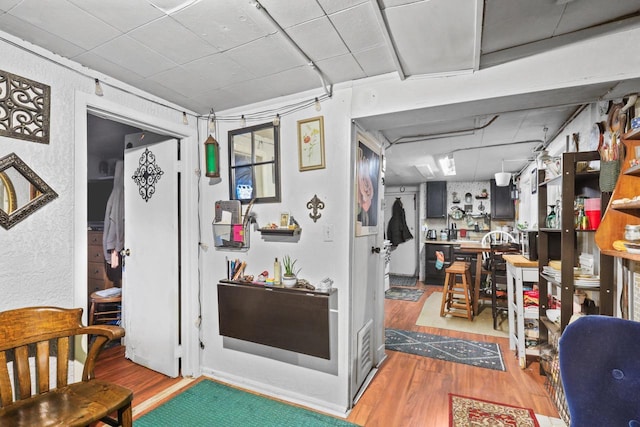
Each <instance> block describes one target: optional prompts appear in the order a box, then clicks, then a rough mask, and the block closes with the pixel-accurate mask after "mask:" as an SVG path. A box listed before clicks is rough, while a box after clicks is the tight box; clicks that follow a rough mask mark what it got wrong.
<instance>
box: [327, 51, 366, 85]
mask: <svg viewBox="0 0 640 427" xmlns="http://www.w3.org/2000/svg"><path fill="white" fill-rule="evenodd" d="M316 64H317V65H318V68H320V70H322V72H323V73H324V74H325V75H326V76H327V77H328V78H329V81H331V82H345V81H349V80H357V79H361V78H363V77H366V75H365V73H364V71H362V68H360V65H359V64H358V62H357V61H356V60H355V58H354V57H353V56H352V55H351V54H350V53H348V54H345V55H340V56H334V57H333V58H327V59H324V60H322V61H318V62H317V63H316Z"/></svg>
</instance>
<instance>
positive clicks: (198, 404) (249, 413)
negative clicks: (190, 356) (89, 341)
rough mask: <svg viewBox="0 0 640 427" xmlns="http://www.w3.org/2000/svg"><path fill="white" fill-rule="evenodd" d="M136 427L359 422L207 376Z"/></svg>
mask: <svg viewBox="0 0 640 427" xmlns="http://www.w3.org/2000/svg"><path fill="white" fill-rule="evenodd" d="M133 424H134V426H135V427H169V426H171V427H176V426H185V427H186V426H189V427H195V426H202V427H205V426H206V427H212V426H225V427H233V426H238V427H240V426H242V427H254V426H255V427H269V426H273V427H300V426H309V427H315V426H356V424H352V423H349V422H347V421H344V420H341V419H339V418H333V417H331V416H328V415H323V414H320V413H317V412H313V411H309V410H306V409H303V408H299V407H297V406H292V405H287V404H286V403H282V402H278V401H275V400H271V399H268V398H265V397H261V396H257V395H255V394H251V393H247V392H244V391H241V390H238V389H235V388H232V387H228V386H225V385H223V384H220V383H217V382H214V381H209V380H204V381H201V382H199V383H197V384H196V385H194V386H193V387H190V388H188V389H186V390H185V391H183V392H182V393H180V394H179V395H177V396H176V397H174V398H172V399H171V400H169V401H167V402H166V403H164V404H162V405H161V406H159V407H158V408H156V409H154V410H153V411H151V412H149V413H148V414H145V415H143V416H142V417H140V418H139V419H137V420H135V422H134V423H133Z"/></svg>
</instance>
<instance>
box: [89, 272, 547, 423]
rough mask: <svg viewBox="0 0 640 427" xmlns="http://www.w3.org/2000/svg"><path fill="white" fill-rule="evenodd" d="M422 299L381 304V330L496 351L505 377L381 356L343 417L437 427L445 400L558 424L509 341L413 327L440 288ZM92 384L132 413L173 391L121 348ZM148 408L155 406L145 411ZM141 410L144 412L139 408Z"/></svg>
mask: <svg viewBox="0 0 640 427" xmlns="http://www.w3.org/2000/svg"><path fill="white" fill-rule="evenodd" d="M417 288H419V289H424V290H425V293H424V294H423V295H422V297H421V298H420V300H419V301H418V302H409V301H400V300H391V299H386V300H385V326H386V327H388V328H395V329H404V330H409V331H416V332H425V333H430V334H438V335H444V336H450V337H457V338H463V339H468V340H475V341H486V342H493V343H498V344H499V346H500V350H501V352H502V356H503V360H504V364H505V367H506V371H505V372H501V371H495V370H491V369H486V368H479V367H474V366H469V365H464V364H459V363H453V362H447V361H442V360H436V359H431V358H427V357H422V356H417V355H411V354H407V353H400V352H396V351H390V350H387V359H386V360H385V362H384V363H383V365H382V366H381V367H380V368H379V370H378V373H377V375H376V376H375V378H374V379H373V381H372V382H371V384H370V385H369V387H368V389H367V390H366V391H365V392H364V394H363V395H362V397H361V398H360V400H359V401H358V403H357V404H356V406H355V407H354V408H353V409H352V411H351V413H350V414H349V416H348V418H347V419H348V420H349V421H351V422H353V423H356V424H359V425H362V426H366V427H396V426H397V427H407V426H415V427H441V426H446V425H448V423H449V397H448V395H449V393H454V394H459V395H463V396H469V397H474V398H479V399H485V400H490V401H495V402H500V403H505V404H508V405H516V406H522V407H527V408H531V409H533V411H534V412H535V413H537V414H541V415H546V416H550V417H554V418H557V417H558V413H557V410H556V408H555V406H554V404H553V402H552V401H551V399H550V398H549V395H548V394H547V392H546V390H545V388H544V382H545V377H543V376H541V375H540V374H539V364H538V363H537V362H531V363H529V365H528V367H527V368H526V369H520V367H519V365H518V360H517V358H516V357H515V355H514V354H513V352H512V351H511V350H509V342H508V339H507V338H501V337H494V336H489V335H480V334H471V333H465V332H457V331H449V330H443V329H437V328H430V327H426V326H417V325H416V324H415V323H416V321H417V319H418V316H419V314H420V312H421V310H422V306H423V305H424V302H425V301H426V299H427V298H428V297H429V295H431V293H433V292H439V291H441V289H442V287H441V286H429V285H424V284H423V283H421V282H418V284H417ZM96 376H97V377H98V378H104V379H108V380H110V381H113V382H115V383H117V384H120V385H123V386H125V387H129V388H130V389H132V390H133V392H134V400H133V403H134V407H135V406H136V405H139V404H141V403H142V402H144V401H147V400H148V399H151V398H154V397H156V396H157V395H159V394H161V393H162V391H163V390H165V389H168V388H169V387H171V386H174V385H175V384H178V383H179V382H180V381H181V380H182V379H181V378H168V377H166V376H164V375H162V374H159V373H157V372H154V371H152V370H150V369H146V368H144V367H141V366H139V365H136V364H135V363H133V362H131V361H129V360H126V359H125V358H124V348H123V347H114V348H111V349H108V350H105V351H104V352H103V353H102V355H101V356H100V359H99V360H98V363H97V365H96ZM146 406H149V407H151V408H152V407H153V404H151V403H149V404H148V405H146ZM144 409H145V410H146V409H147V408H146V407H144Z"/></svg>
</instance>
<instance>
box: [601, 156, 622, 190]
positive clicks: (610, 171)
mask: <svg viewBox="0 0 640 427" xmlns="http://www.w3.org/2000/svg"><path fill="white" fill-rule="evenodd" d="M618 175H620V162H619V161H617V160H611V161H606V162H600V191H602V192H606V193H610V192H612V191H613V189H614V188H615V187H616V182H617V181H618Z"/></svg>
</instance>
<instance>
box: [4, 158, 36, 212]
mask: <svg viewBox="0 0 640 427" xmlns="http://www.w3.org/2000/svg"><path fill="white" fill-rule="evenodd" d="M0 181H2V204H1V206H2V210H3V211H4V212H5V213H6V214H10V213H12V212H13V211H15V210H17V209H20V208H21V207H23V206H25V205H26V204H28V203H29V202H30V201H31V200H33V199H34V198H35V197H37V196H38V195H39V193H34V190H35V188H34V187H33V185H32V184H31V182H29V180H27V178H25V177H24V175H22V174H21V173H20V171H19V170H17V169H16V168H15V167H13V166H12V167H9V168H7V169H5V170H4V171H2V175H1V177H0ZM36 191H37V190H36Z"/></svg>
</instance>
